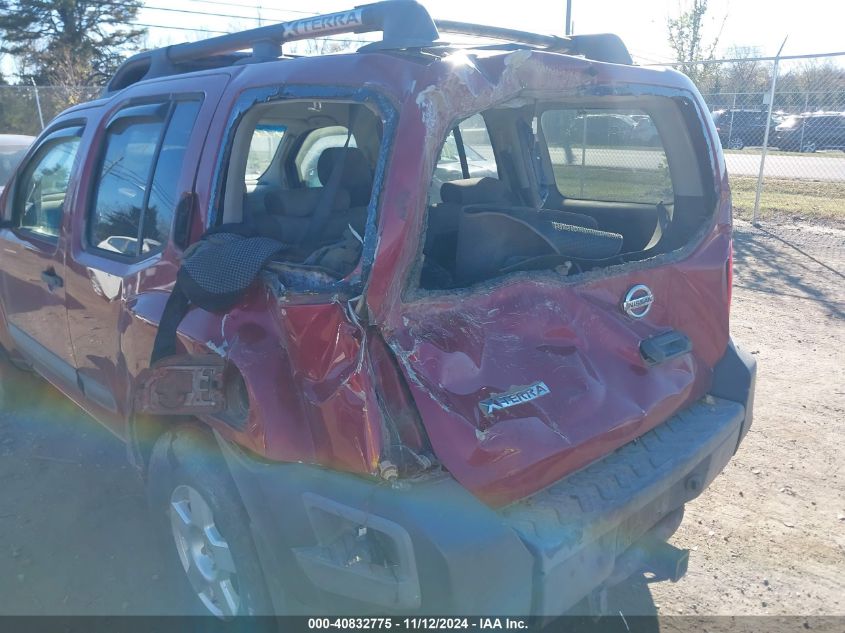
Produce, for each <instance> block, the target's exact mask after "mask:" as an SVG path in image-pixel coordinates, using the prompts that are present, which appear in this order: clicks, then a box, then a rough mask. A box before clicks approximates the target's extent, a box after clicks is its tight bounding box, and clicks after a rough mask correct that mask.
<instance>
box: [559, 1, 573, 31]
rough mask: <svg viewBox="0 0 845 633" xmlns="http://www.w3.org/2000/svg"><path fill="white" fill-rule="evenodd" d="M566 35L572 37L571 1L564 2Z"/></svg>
mask: <svg viewBox="0 0 845 633" xmlns="http://www.w3.org/2000/svg"><path fill="white" fill-rule="evenodd" d="M558 32H560V31H558ZM566 35H572V0H566Z"/></svg>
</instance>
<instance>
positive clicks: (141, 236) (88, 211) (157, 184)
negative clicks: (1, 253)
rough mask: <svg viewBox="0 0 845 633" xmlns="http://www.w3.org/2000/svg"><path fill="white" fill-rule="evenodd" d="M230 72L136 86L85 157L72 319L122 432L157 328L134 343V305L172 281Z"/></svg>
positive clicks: (86, 364)
mask: <svg viewBox="0 0 845 633" xmlns="http://www.w3.org/2000/svg"><path fill="white" fill-rule="evenodd" d="M226 79H227V77H226V76H225V75H209V76H204V77H198V78H192V79H185V78H182V79H179V80H177V79H174V80H166V81H161V82H156V83H154V84H148V85H142V86H136V87H134V88H129V89H128V90H126V91H124V93H123V94H122V95H121V99H120V100H119V101H117V102H116V103H115V104H114V107H113V108H111V109H110V112H109V113H108V114H107V115H106V116H104V118H103V123H102V127H101V129H100V130H98V138H97V140H96V142H95V144H94V147H96V148H97V149H96V150H95V151H92V152H91V153H90V156H89V157H88V164H87V165H86V171H87V172H88V173H89V174H90V183H89V187H88V189H87V191H86V195H85V196H83V199H82V202H81V204H80V212H79V214H78V217H77V218H76V221H75V222H74V225H73V239H72V247H71V249H70V253H69V256H68V267H67V292H68V297H69V301H70V302H72V304H73V306H74V308H73V309H70V310H69V311H68V323H69V330H70V338H71V341H72V344H73V349H74V354H75V358H76V365H77V372H78V376H79V381H80V384H81V385H82V388H83V390H84V392H85V396H86V405H87V407H88V408H89V410H90V411H91V412H92V413H93V414H94V415H95V416H97V417H98V418H100V420H101V421H104V422H106V423H107V424H109V425H110V426H112V428H113V430H114V431H115V432H117V433H118V434H120V435H122V432H123V428H122V427H123V421H124V419H125V417H126V415H127V414H128V412H129V411H130V409H131V406H130V405H131V403H130V402H129V397H130V392H131V389H130V382H131V375H132V374H134V373H136V372H137V370H138V367H137V365H138V360H137V356H138V353H139V352H138V346H139V344H140V347H141V348H144V349H145V350H146V352H145V355H146V358H147V360H148V358H149V351H150V349H151V347H152V339H153V337H154V334H155V325H154V324H152V323H149V322H146V323H144V324H142V326H141V327H140V331H141V332H142V334H141V338H142V339H143V341H141V342H139V341H131V340H130V341H127V339H128V338H129V339H132V338H133V337H134V338H138V332H139V326H138V324H137V323H136V322H135V320H134V317H133V314H134V309H135V307H136V305H137V304H138V301H139V297H141V296H142V295H144V293H145V292H149V291H152V290H158V289H162V288H168V287H169V286H170V285H171V284H172V283H173V281H174V279H175V276H176V271H177V269H178V260H179V253H180V248H179V246H178V245H175V244H174V239H173V236H174V232H175V233H177V234H179V236H180V237H178V238H177V239H176V241H177V242H182V241H184V237H185V234H186V231H187V229H188V227H189V226H190V222H191V217H190V214H191V211H192V207H193V201H194V195H193V192H194V181H195V178H196V169H197V163H198V157H199V155H200V153H201V151H202V147H203V144H204V142H205V137H206V133H207V130H208V122H209V121H210V118H211V116H212V114H213V112H214V108H215V106H216V104H217V102H218V100H219V97H220V94H221V93H222V88H223V86H224V85H225V82H226ZM176 224H178V226H174V225H176ZM159 294H160V293H159ZM127 348H128V354H127Z"/></svg>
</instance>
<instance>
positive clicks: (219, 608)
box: [147, 425, 273, 619]
mask: <svg viewBox="0 0 845 633" xmlns="http://www.w3.org/2000/svg"><path fill="white" fill-rule="evenodd" d="M147 494H148V498H149V502H150V506H151V509H152V512H153V517H154V519H155V521H156V523H157V528H158V530H159V534H160V537H161V540H162V542H163V543H166V547H168V549H169V551H168V555H169V556H170V559H171V560H173V561H174V563H175V565H174V567H175V568H176V569H177V572H176V573H177V574H178V575H179V576H181V578H182V580H183V581H184V585H185V587H186V589H187V590H188V591H189V593H190V595H191V596H192V597H193V601H194V605H193V606H194V607H195V608H196V610H198V611H199V613H203V614H206V615H207V614H209V613H210V614H212V615H215V616H217V617H218V618H221V619H229V618H231V617H234V616H239V615H269V614H272V613H273V606H272V601H271V600H270V596H269V594H268V591H267V586H266V583H265V581H264V575H263V573H262V571H261V565H260V563H259V560H258V555H257V553H256V549H255V544H254V543H253V540H252V536H251V534H250V531H249V517H248V515H247V513H246V510H245V509H244V507H243V504H242V502H241V500H240V497H239V495H238V492H237V489H236V487H235V483H234V481H232V478H231V476H230V474H229V470H228V468H227V466H226V464H225V462H224V460H223V457H222V455H220V453H219V450H218V448H217V443H216V441H215V440H214V437H213V436H212V435H211V434H210V433H209V432H208V431H205V430H203V429H200V428H197V427H193V426H190V425H184V426H180V427H177V428H175V429H173V430H171V431H167V432H166V433H164V434H163V435H162V436H161V437H160V438H159V439H158V440H157V441H156V444H155V446H154V447H153V451H152V456H151V457H150V467H149V473H148V478H147ZM190 612H191V613H194V612H195V609H194V608H192V609H191V610H190Z"/></svg>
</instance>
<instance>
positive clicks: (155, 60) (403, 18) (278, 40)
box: [104, 0, 633, 95]
mask: <svg viewBox="0 0 845 633" xmlns="http://www.w3.org/2000/svg"><path fill="white" fill-rule="evenodd" d="M438 29H439V30H438ZM372 31H381V32H382V40H381V41H380V42H371V43H369V44H367V45H366V46H365V47H363V48H362V50H397V49H421V48H431V47H439V46H442V45H443V44H444V42H441V41H440V33H439V31H446V32H451V33H462V34H465V35H471V36H476V37H484V38H492V39H499V40H506V41H508V42H516V43H520V44H525V45H528V46H532V47H540V48H543V49H547V50H554V51H561V52H567V53H570V54H572V55H584V56H585V57H587V58H589V59H594V60H597V61H607V62H613V63H617V64H631V63H633V62H632V61H631V56H630V54H629V53H628V49H627V48H625V45H624V44H623V43H622V40H620V39H619V38H618V37H617V36H616V35H610V34H601V35H575V36H568V37H556V36H554V35H538V34H536V33H528V32H525V31H517V30H513V29H507V28H500V27H494V26H482V25H480V24H470V23H468V22H454V21H451V20H439V21H437V22H434V21H433V20H432V19H431V16H430V15H429V14H428V11H426V9H425V7H423V6H422V5H421V4H420V3H419V2H417V1H416V0H382V1H381V2H375V3H373V4H365V5H361V6H358V7H355V8H354V9H350V10H348V11H338V12H337V13H328V14H325V15H315V16H312V17H307V18H302V19H299V20H293V21H290V22H281V23H279V24H272V25H270V26H262V27H258V28H255V29H249V30H246V31H240V32H238V33H230V34H228V35H221V36H218V37H212V38H209V39H207V40H201V41H199V42H186V43H184V44H174V45H173V46H166V47H164V48H157V49H154V50H151V51H145V52H143V53H138V54H137V55H133V56H132V57H130V58H129V59H127V60H126V61H125V62H124V63H123V64H122V65H121V66H120V67H119V68H118V69H117V71H116V72H115V74H114V75H113V76H112V78H111V79H110V80H109V82H108V84H106V88H105V90H104V94H106V95H108V94H110V93H113V92H115V91H117V90H122V89H123V88H125V87H127V86H130V85H132V84H134V83H136V82H138V81H141V80H143V79H149V78H152V77H162V76H166V75H175V74H180V73H185V72H192V71H195V70H205V69H210V68H221V67H224V66H231V65H233V64H238V63H248V62H259V61H268V60H271V59H276V58H278V57H280V56H281V54H282V44H284V43H285V42H294V41H297V40H306V39H312V38H315V37H325V36H327V35H335V34H338V33H368V32H372ZM247 50H251V51H252V53H251V54H250V53H245V52H243V51H247Z"/></svg>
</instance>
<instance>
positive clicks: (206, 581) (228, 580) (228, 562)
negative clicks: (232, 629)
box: [170, 484, 241, 618]
mask: <svg viewBox="0 0 845 633" xmlns="http://www.w3.org/2000/svg"><path fill="white" fill-rule="evenodd" d="M170 526H171V529H172V531H173V540H174V542H175V544H176V551H177V552H178V554H179V560H180V562H181V563H182V568H183V569H184V570H185V574H186V575H187V576H188V581H189V582H190V583H191V587H192V588H193V590H194V592H195V593H196V595H197V597H198V598H199V599H200V601H201V602H202V603H203V604H204V605H205V607H206V608H207V609H208V610H209V611H210V612H211V613H212V614H214V615H215V616H217V617H219V618H228V617H232V616H234V615H236V614H237V613H238V611H239V609H240V605H241V597H240V594H239V591H238V574H237V569H236V567H235V562H234V559H233V558H232V552H231V550H230V548H229V543H227V542H226V539H224V538H223V536H222V535H221V534H220V531H219V530H218V529H217V525H216V524H215V523H214V515H213V513H212V511H211V506H209V505H208V502H207V501H206V500H205V499H204V498H203V496H202V495H201V494H200V493H199V491H197V490H196V489H194V488H192V487H191V486H187V485H184V484H183V485H179V486H177V487H176V488H175V489H174V490H173V494H171V496H170Z"/></svg>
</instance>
